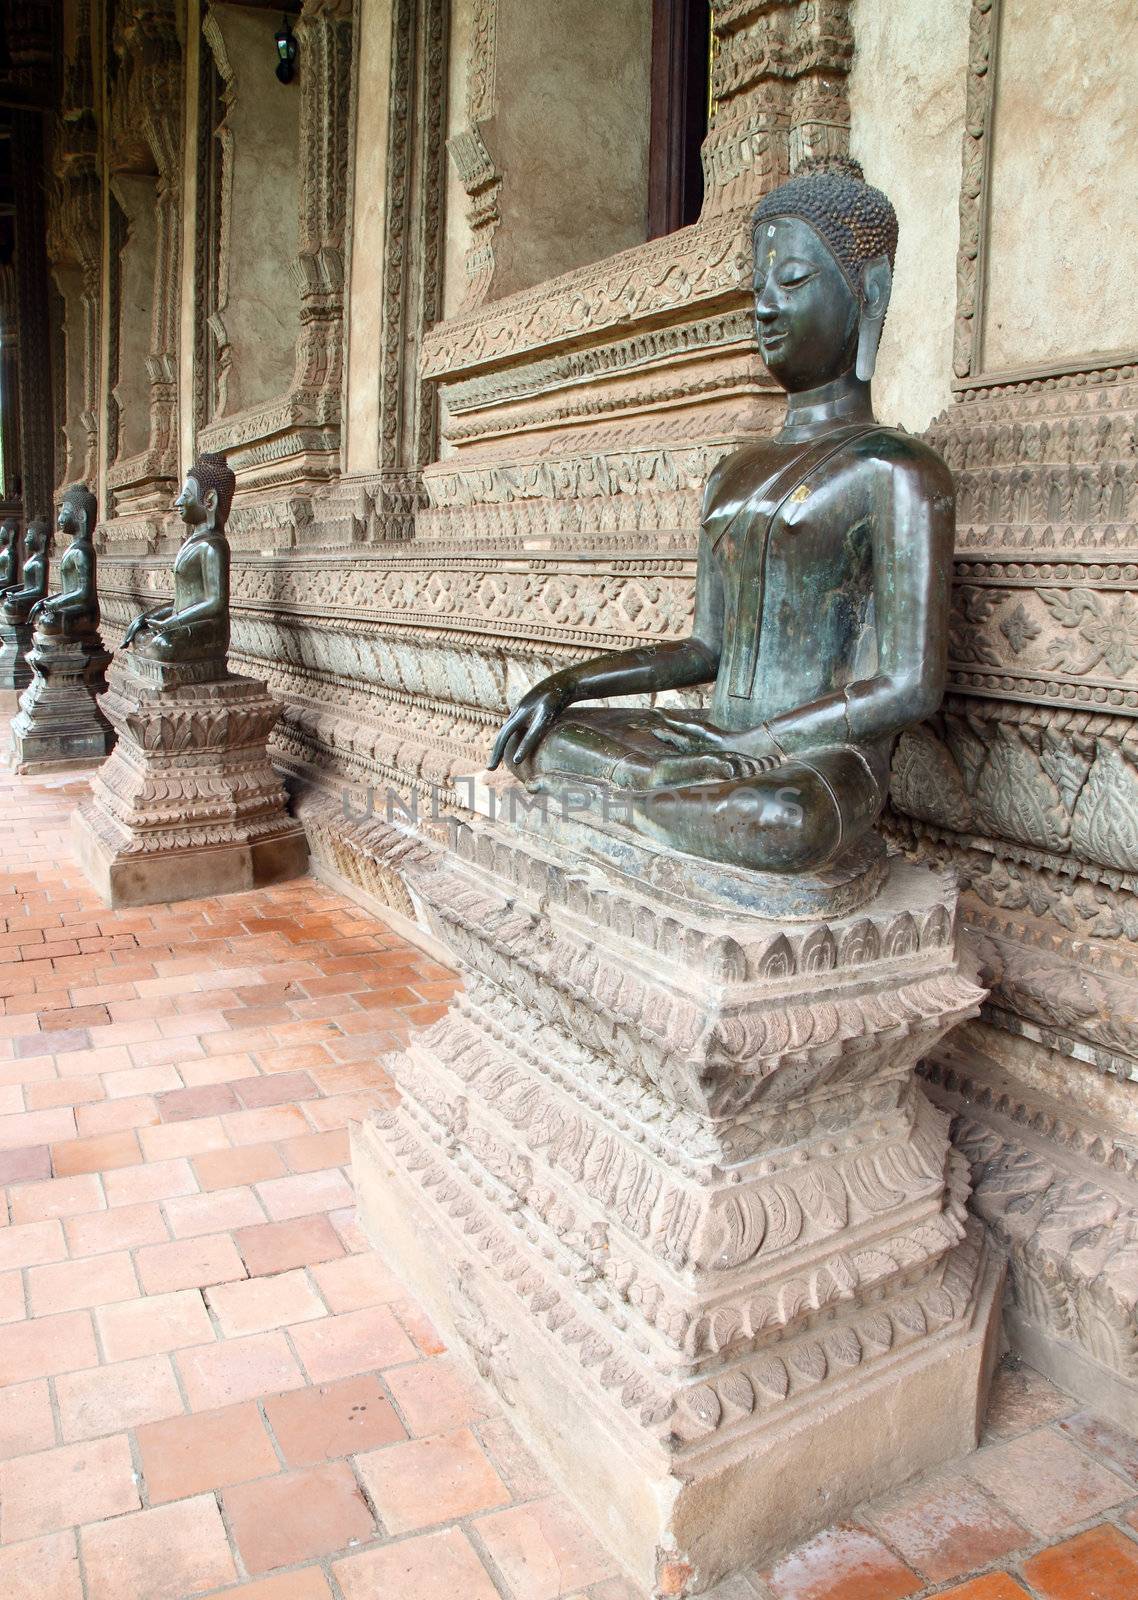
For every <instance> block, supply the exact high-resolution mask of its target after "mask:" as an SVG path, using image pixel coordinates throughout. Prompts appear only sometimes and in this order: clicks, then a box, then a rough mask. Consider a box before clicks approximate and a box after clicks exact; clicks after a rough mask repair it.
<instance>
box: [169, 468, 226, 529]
mask: <svg viewBox="0 0 1138 1600" xmlns="http://www.w3.org/2000/svg"><path fill="white" fill-rule="evenodd" d="M236 487H237V479H236V478H235V477H234V475H233V470H232V468H231V467H229V466H228V465H227V464H226V460H225V457H224V456H219V455H208V454H207V455H200V456H199V457H198V459H197V460H196V461H195V462H194V464H193V466H192V467H191V468H190V470H189V471H188V472H187V473H186V481H185V483H183V485H182V492H181V494H180V495H179V496H178V498H177V499H176V500H175V501H174V510H175V511H177V512H178V513H179V514H180V515H181V518H182V521H183V522H184V523H185V524H186V530H187V536H190V535H192V534H193V531H194V529H195V528H200V527H201V526H202V524H203V523H206V524H208V526H209V527H211V528H218V529H223V528H224V527H225V521H226V518H227V517H228V516H229V508H230V506H231V505H232V504H233V491H234V489H235V488H236Z"/></svg>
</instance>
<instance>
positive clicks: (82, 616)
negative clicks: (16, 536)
mask: <svg viewBox="0 0 1138 1600" xmlns="http://www.w3.org/2000/svg"><path fill="white" fill-rule="evenodd" d="M97 520H98V517H97V506H96V502H95V496H94V495H93V494H92V493H91V491H90V490H89V489H88V488H87V485H86V484H84V483H74V484H72V485H71V487H70V488H69V489H65V490H64V491H63V498H62V499H61V501H60V503H59V516H58V518H57V520H56V527H57V528H58V529H59V531H60V533H62V534H65V535H66V536H67V537H69V538H70V540H71V543H70V544H69V545H68V547H67V549H66V550H65V551H64V553H63V559H62V561H61V562H60V564H59V582H60V590H59V593H58V594H52V595H48V596H47V597H46V598H45V599H43V600H40V601H39V602H38V603H37V604H36V605H34V606H33V607H32V609H31V611H30V612H29V613H28V621H29V622H32V623H34V624H35V627H36V630H37V632H39V633H41V634H48V635H52V636H58V637H62V638H68V639H74V638H79V637H81V636H83V637H86V636H90V635H93V634H97V633H98V629H99V594H98V589H97V588H96V583H95V523H96V521H97ZM100 648H101V646H100Z"/></svg>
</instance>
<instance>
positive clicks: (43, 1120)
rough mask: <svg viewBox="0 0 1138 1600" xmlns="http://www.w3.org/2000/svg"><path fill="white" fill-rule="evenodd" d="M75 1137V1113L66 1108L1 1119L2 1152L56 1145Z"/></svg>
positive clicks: (28, 1112)
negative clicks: (39, 1145) (32, 1146)
mask: <svg viewBox="0 0 1138 1600" xmlns="http://www.w3.org/2000/svg"><path fill="white" fill-rule="evenodd" d="M74 1137H75V1113H74V1112H73V1111H71V1110H69V1109H68V1108H67V1107H66V1106H60V1107H58V1108H56V1109H54V1110H51V1111H24V1112H21V1113H20V1114H19V1115H18V1116H14V1117H0V1150H19V1149H22V1148H23V1147H24V1146H25V1145H29V1144H55V1143H56V1141H57V1140H60V1139H74Z"/></svg>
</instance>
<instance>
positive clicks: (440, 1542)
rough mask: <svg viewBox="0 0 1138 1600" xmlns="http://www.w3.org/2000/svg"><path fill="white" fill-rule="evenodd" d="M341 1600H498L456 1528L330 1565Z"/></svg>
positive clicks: (493, 1588)
mask: <svg viewBox="0 0 1138 1600" xmlns="http://www.w3.org/2000/svg"><path fill="white" fill-rule="evenodd" d="M332 1571H333V1572H334V1573H335V1576H336V1581H337V1583H338V1584H339V1585H340V1588H341V1589H342V1590H343V1593H344V1600H376V1597H377V1596H378V1595H391V1596H392V1597H394V1596H396V1595H398V1596H400V1597H405V1600H412V1597H414V1600H459V1597H461V1600H501V1597H500V1595H499V1592H498V1589H497V1587H496V1586H495V1585H494V1584H493V1583H492V1582H491V1581H490V1577H489V1575H488V1573H487V1571H486V1568H485V1567H484V1566H483V1565H482V1563H481V1561H480V1560H479V1559H478V1557H477V1555H475V1553H474V1550H473V1549H472V1548H471V1545H470V1542H469V1540H468V1539H467V1538H466V1535H465V1534H464V1533H463V1532H462V1530H461V1529H459V1528H449V1529H448V1530H447V1531H446V1532H445V1533H429V1534H424V1535H423V1536H422V1537H420V1538H418V1539H401V1540H400V1541H399V1542H398V1544H390V1545H385V1546H381V1547H380V1548H379V1549H375V1550H365V1551H363V1552H361V1554H359V1555H355V1556H348V1557H347V1558H346V1559H344V1560H342V1561H337V1562H335V1563H334V1564H333V1567H332Z"/></svg>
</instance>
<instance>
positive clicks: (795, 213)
mask: <svg viewBox="0 0 1138 1600" xmlns="http://www.w3.org/2000/svg"><path fill="white" fill-rule="evenodd" d="M772 217H800V218H801V219H802V221H803V222H808V223H809V224H810V226H811V227H812V228H813V229H814V231H815V233H817V234H818V235H819V236H820V237H821V238H822V239H823V241H824V242H825V243H826V244H827V245H828V246H829V248H830V252H831V254H832V255H833V257H834V260H835V261H836V262H837V263H838V266H839V267H840V268H841V269H842V275H843V276H844V278H845V280H846V282H847V283H848V284H849V286H850V288H851V289H852V290H853V292H854V294H855V295H857V296H858V298H859V299H860V298H861V294H862V272H863V270H864V268H865V267H866V266H867V264H868V263H869V262H871V261H877V260H879V259H880V258H881V257H882V256H884V257H885V259H886V260H887V261H888V262H889V270H890V272H892V270H893V262H894V259H895V257H896V255H897V213H896V212H895V211H894V209H893V203H892V201H891V200H890V199H889V197H888V195H885V194H882V192H881V190H880V189H875V188H874V187H873V185H872V184H869V183H866V181H865V175H864V173H863V172H862V170H861V166H860V164H859V163H858V162H856V161H854V160H853V158H852V157H850V156H825V157H822V158H820V159H819V160H816V161H804V162H803V163H802V165H801V166H800V167H799V168H798V170H797V172H795V173H794V175H793V177H790V178H788V179H787V181H786V182H785V183H782V184H780V185H779V186H778V188H777V189H772V190H771V192H770V193H769V194H765V195H764V196H763V198H762V199H761V200H760V201H759V203H758V205H757V206H756V207H755V214H754V216H753V218H752V219H751V227H752V231H754V230H757V229H758V227H759V226H760V224H761V223H764V222H768V221H770V219H771V218H772Z"/></svg>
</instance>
